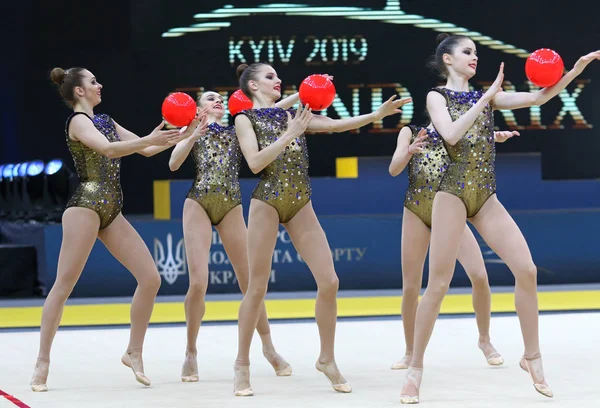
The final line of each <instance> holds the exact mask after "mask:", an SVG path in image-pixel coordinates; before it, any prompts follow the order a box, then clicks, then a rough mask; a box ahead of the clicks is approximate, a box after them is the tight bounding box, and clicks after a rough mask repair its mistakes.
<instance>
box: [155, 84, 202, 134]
mask: <svg viewBox="0 0 600 408" xmlns="http://www.w3.org/2000/svg"><path fill="white" fill-rule="evenodd" d="M162 116H163V118H164V119H165V120H166V121H167V122H168V123H169V124H171V125H173V126H176V127H183V126H187V125H189V124H190V123H191V122H192V120H194V118H195V117H196V102H195V101H194V99H192V97H191V96H189V95H188V94H186V93H183V92H174V93H172V94H170V95H169V96H167V97H166V98H165V100H164V101H163V104H162Z"/></svg>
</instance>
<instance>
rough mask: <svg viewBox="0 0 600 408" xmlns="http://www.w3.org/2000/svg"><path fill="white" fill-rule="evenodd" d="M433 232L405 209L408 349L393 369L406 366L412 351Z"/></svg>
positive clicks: (404, 291)
mask: <svg viewBox="0 0 600 408" xmlns="http://www.w3.org/2000/svg"><path fill="white" fill-rule="evenodd" d="M430 235H431V234H430V231H429V228H428V227H427V225H425V224H424V223H423V221H421V219H420V218H419V217H418V216H417V215H415V213H413V212H412V211H410V210H408V209H406V208H405V209H404V213H403V216H402V249H401V252H402V257H401V258H402V311H401V314H402V326H403V327H404V341H405V343H406V351H405V353H404V357H402V359H401V360H400V361H398V362H397V363H395V364H394V365H392V370H403V369H407V368H408V366H409V365H410V360H411V358H412V354H413V346H414V338H415V317H416V315H417V306H418V305H419V293H420V292H421V286H422V284H423V268H424V267H425V258H426V257H427V249H428V248H429V238H430Z"/></svg>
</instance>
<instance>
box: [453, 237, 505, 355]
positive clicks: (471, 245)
mask: <svg viewBox="0 0 600 408" xmlns="http://www.w3.org/2000/svg"><path fill="white" fill-rule="evenodd" d="M458 261H459V262H460V263H461V265H462V266H463V268H465V272H466V273H467V276H468V277H469V279H470V280H471V284H472V285H473V310H475V319H476V320H477V328H478V329H479V342H478V346H479V348H480V349H481V351H482V352H483V355H484V356H485V358H486V360H487V362H488V364H489V365H493V366H496V365H501V364H503V363H504V359H503V358H502V356H501V355H500V353H498V352H497V351H496V349H495V348H494V346H493V345H492V342H491V340H490V319H491V317H492V291H491V290H490V284H489V282H488V276H487V271H486V269H485V263H484V261H483V255H482V254H481V250H480V249H479V244H478V243H477V239H475V236H474V235H473V232H472V231H471V229H470V228H469V227H468V226H465V231H464V233H463V238H462V243H461V244H460V250H459V251H458Z"/></svg>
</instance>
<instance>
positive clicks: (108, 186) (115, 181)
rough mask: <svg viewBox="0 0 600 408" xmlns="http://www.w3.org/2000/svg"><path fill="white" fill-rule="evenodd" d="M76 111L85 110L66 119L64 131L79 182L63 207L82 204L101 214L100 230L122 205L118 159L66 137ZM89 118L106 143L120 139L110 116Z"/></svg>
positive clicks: (117, 212) (111, 220)
mask: <svg viewBox="0 0 600 408" xmlns="http://www.w3.org/2000/svg"><path fill="white" fill-rule="evenodd" d="M77 114H84V113H74V114H72V115H71V116H70V117H69V119H67V125H66V129H65V133H66V137H67V146H68V147H69V151H70V152H71V155H72V156H73V162H74V163H75V169H76V171H77V175H78V176H79V181H80V184H79V186H78V187H77V189H76V190H75V193H73V195H72V196H71V198H70V199H69V202H68V203H67V206H66V208H69V207H84V208H89V209H91V210H94V211H95V212H96V213H97V214H98V216H99V217H100V229H103V228H106V227H108V226H109V225H110V223H111V222H113V221H114V219H115V218H116V217H117V216H118V215H119V213H120V212H121V209H122V208H123V193H122V191H121V159H120V158H116V159H111V158H108V157H106V156H104V155H102V154H100V153H98V152H96V151H95V150H92V149H90V148H89V147H87V146H86V145H85V144H83V143H81V142H79V141H75V140H72V139H71V138H70V137H69V123H70V122H71V119H72V118H73V116H75V115H77ZM85 116H88V115H85ZM88 117H89V116H88ZM91 120H92V122H93V123H94V126H95V127H96V129H98V130H99V131H100V133H102V134H103V135H104V137H106V139H107V140H108V141H109V142H117V141H119V140H120V138H119V135H118V134H117V129H116V128H115V124H114V122H113V120H112V119H111V118H110V116H108V115H106V114H99V115H94V117H93V118H91Z"/></svg>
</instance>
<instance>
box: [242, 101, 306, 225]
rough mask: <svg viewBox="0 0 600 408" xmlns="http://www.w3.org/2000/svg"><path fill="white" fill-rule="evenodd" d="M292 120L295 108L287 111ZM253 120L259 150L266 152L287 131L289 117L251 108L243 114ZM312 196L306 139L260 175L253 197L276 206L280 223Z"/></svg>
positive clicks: (299, 140) (296, 142)
mask: <svg viewBox="0 0 600 408" xmlns="http://www.w3.org/2000/svg"><path fill="white" fill-rule="evenodd" d="M288 111H289V112H290V114H291V115H292V117H293V116H294V115H295V114H296V110H295V109H289V110H288ZM241 114H244V115H246V116H247V117H248V119H250V122H251V123H252V126H253V128H254V132H255V133H256V140H257V142H258V148H259V149H260V150H262V149H265V148H266V147H268V146H269V145H270V144H271V143H273V142H275V141H276V140H277V138H278V137H279V136H280V135H281V134H282V133H283V132H285V130H286V129H287V114H286V111H285V110H283V109H281V108H263V109H249V110H246V111H242V112H241ZM311 195H312V190H311V186H310V178H309V177H308V147H307V145H306V136H304V135H301V136H300V137H298V138H296V139H295V140H294V141H292V142H291V143H290V144H289V145H288V146H286V148H285V150H283V151H282V152H281V153H280V154H279V156H277V158H276V159H275V160H274V161H273V162H272V163H271V164H269V165H268V166H267V167H265V168H264V169H263V170H262V171H261V173H260V182H259V183H258V185H257V186H256V188H255V189H254V191H253V192H252V198H255V199H257V200H261V201H263V202H265V203H267V204H269V205H271V206H273V207H274V208H275V209H276V210H277V213H278V214H279V222H280V223H286V222H288V221H290V220H291V219H292V218H293V217H294V216H295V215H296V214H297V213H298V211H300V209H301V208H302V207H304V206H305V205H306V204H307V203H308V202H309V201H310V197H311Z"/></svg>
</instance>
